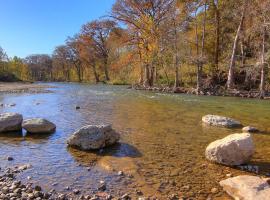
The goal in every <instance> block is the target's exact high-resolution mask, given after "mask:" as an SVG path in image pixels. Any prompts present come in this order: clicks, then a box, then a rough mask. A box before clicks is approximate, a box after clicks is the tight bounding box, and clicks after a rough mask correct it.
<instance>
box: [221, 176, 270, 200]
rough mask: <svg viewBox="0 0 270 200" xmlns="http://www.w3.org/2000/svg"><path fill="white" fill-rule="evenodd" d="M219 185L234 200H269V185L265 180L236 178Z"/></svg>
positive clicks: (246, 177)
mask: <svg viewBox="0 0 270 200" xmlns="http://www.w3.org/2000/svg"><path fill="white" fill-rule="evenodd" d="M219 184H220V185H221V186H222V187H223V189H224V190H225V191H226V192H227V193H228V194H229V195H230V196H231V197H233V198H234V199H241V200H255V199H256V200H267V199H270V185H269V184H268V182H267V181H266V180H264V179H263V178H260V177H257V176H248V175H242V176H236V177H233V178H228V179H226V180H223V181H220V182H219Z"/></svg>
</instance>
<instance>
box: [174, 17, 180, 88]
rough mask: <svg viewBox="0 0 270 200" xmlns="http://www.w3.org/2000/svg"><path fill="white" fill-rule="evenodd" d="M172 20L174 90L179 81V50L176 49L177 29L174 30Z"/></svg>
mask: <svg viewBox="0 0 270 200" xmlns="http://www.w3.org/2000/svg"><path fill="white" fill-rule="evenodd" d="M173 20H174V23H173V25H174V49H175V55H174V69H175V77H174V88H177V87H179V86H180V80H179V49H178V35H177V29H176V23H175V19H173Z"/></svg>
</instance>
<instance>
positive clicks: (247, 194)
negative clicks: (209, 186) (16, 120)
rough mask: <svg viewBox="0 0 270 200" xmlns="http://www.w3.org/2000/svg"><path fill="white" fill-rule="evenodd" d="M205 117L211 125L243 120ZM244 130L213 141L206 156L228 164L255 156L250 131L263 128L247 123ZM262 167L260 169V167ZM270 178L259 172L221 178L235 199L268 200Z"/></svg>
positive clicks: (235, 124)
mask: <svg viewBox="0 0 270 200" xmlns="http://www.w3.org/2000/svg"><path fill="white" fill-rule="evenodd" d="M202 121H203V122H204V123H206V124H208V125H211V126H218V127H226V128H236V127H241V126H242V124H241V123H240V122H239V121H237V120H234V119H231V118H228V117H223V116H218V115H206V116H204V117H203V118H202ZM242 131H243V133H236V134H231V135H228V136H226V137H225V138H222V139H219V140H216V141H214V142H212V143H210V144H209V145H208V146H207V148H206V150H205V157H206V159H207V160H209V161H211V162H215V163H218V164H222V165H226V166H240V167H241V165H243V164H246V163H247V162H249V161H250V159H251V158H252V155H253V154H254V152H255V147H254V143H253V139H252V135H251V134H250V133H253V132H259V130H258V129H257V128H255V127H251V126H247V127H244V128H243V129H242ZM257 171H258V170H257ZM269 183H270V181H269V180H265V179H262V178H260V177H257V176H247V175H245V176H237V177H233V178H228V179H226V180H223V181H221V182H220V185H221V186H222V187H223V189H224V190H225V191H226V192H227V193H228V194H229V195H230V196H231V197H233V198H234V199H243V200H253V199H258V200H266V199H270V185H269Z"/></svg>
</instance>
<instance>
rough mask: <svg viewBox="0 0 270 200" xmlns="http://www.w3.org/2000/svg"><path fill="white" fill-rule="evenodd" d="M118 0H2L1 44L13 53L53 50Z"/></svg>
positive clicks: (23, 54)
mask: <svg viewBox="0 0 270 200" xmlns="http://www.w3.org/2000/svg"><path fill="white" fill-rule="evenodd" d="M114 1H115V0H0V46H1V47H2V48H3V49H4V50H5V51H6V52H7V54H8V55H9V56H10V57H13V56H15V55H16V56H19V57H25V56H27V55H29V54H34V53H47V54H51V53H52V51H53V49H54V47H55V46H57V45H61V44H63V43H64V42H65V39H66V38H67V37H68V36H72V35H74V34H76V33H78V32H79V30H80V27H81V25H82V24H84V23H86V22H88V21H91V20H94V19H98V18H99V17H102V16H104V15H106V14H108V13H109V12H110V9H111V7H112V5H113V3H114Z"/></svg>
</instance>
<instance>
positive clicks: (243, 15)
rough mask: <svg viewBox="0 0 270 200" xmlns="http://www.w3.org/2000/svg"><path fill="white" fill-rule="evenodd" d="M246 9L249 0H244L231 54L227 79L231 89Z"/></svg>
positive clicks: (228, 86)
mask: <svg viewBox="0 0 270 200" xmlns="http://www.w3.org/2000/svg"><path fill="white" fill-rule="evenodd" d="M246 9H247V0H244V3H243V8H242V14H241V19H240V23H239V26H238V29H237V31H236V35H235V38H234V43H233V49H232V56H231V61H230V66H229V73H228V81H227V88H228V89H231V88H232V87H233V86H234V70H235V60H236V50H237V45H238V42H239V38H240V34H241V32H242V28H243V24H244V19H245V14H246Z"/></svg>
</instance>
